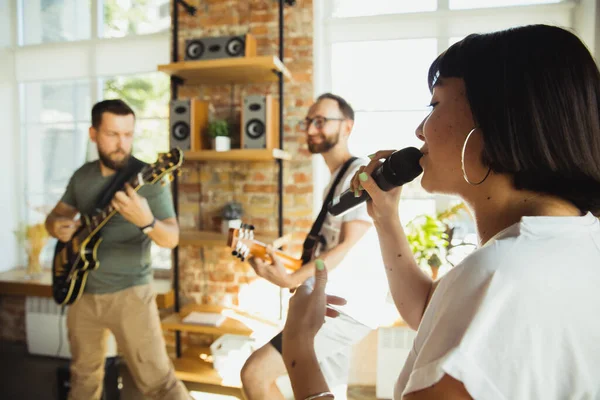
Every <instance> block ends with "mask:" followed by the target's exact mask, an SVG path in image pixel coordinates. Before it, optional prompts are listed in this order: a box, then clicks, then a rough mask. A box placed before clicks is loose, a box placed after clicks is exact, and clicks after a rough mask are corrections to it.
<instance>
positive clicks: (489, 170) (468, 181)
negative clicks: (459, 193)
mask: <svg viewBox="0 0 600 400" xmlns="http://www.w3.org/2000/svg"><path fill="white" fill-rule="evenodd" d="M476 129H477V127H475V128H473V129H471V132H469V134H468V135H467V138H466V139H465V143H464V144H463V148H462V154H461V158H460V166H461V168H462V173H463V178H465V181H467V183H468V184H469V185H473V186H477V185H481V184H482V183H483V182H484V181H485V180H486V179H487V177H488V176H489V175H490V172H491V171H492V167H489V168H488V171H487V173H486V174H485V176H484V177H483V179H482V180H480V181H479V182H471V180H470V179H469V177H468V176H467V171H466V170H465V150H466V149H467V143H468V142H469V139H470V138H471V134H472V133H473V132H475V130H476Z"/></svg>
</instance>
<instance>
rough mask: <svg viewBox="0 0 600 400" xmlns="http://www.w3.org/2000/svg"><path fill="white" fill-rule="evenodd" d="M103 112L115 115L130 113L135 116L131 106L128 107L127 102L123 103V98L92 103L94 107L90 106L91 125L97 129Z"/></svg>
mask: <svg viewBox="0 0 600 400" xmlns="http://www.w3.org/2000/svg"><path fill="white" fill-rule="evenodd" d="M105 112H107V113H111V114H115V115H129V114H131V115H133V117H134V118H135V113H134V112H133V110H132V109H131V107H129V106H128V105H127V103H125V102H124V101H123V100H120V99H112V100H103V101H100V102H98V103H96V104H94V107H92V126H93V127H94V128H95V129H98V128H99V127H100V124H101V123H102V115H103V114H104V113H105Z"/></svg>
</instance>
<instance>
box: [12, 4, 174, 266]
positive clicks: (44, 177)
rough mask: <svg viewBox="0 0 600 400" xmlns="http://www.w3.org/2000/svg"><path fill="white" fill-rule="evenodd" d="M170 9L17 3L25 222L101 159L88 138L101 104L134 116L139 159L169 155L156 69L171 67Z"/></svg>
mask: <svg viewBox="0 0 600 400" xmlns="http://www.w3.org/2000/svg"><path fill="white" fill-rule="evenodd" d="M169 4H170V2H169V1H168V0H81V1H79V0H32V1H29V0H18V2H17V7H16V8H15V9H12V10H10V11H11V12H14V15H15V18H14V20H16V21H17V26H18V29H17V31H18V35H17V36H18V37H17V40H16V43H15V44H16V45H17V46H16V47H14V49H15V51H14V54H15V60H14V64H15V71H16V74H15V75H16V77H15V78H16V80H17V81H18V88H19V90H18V99H19V105H20V106H19V115H20V117H19V118H20V124H19V126H20V139H21V140H20V143H21V145H20V148H21V157H22V164H23V165H26V166H27V167H26V168H25V169H24V170H23V171H21V172H20V174H21V176H22V178H23V179H22V181H23V184H22V190H23V192H22V193H23V194H22V196H23V197H22V201H21V203H22V204H23V205H24V206H23V213H24V215H23V218H24V223H27V224H31V223H39V222H41V221H43V217H44V216H45V213H47V212H48V211H49V210H50V209H51V208H52V207H53V206H54V204H56V202H57V201H58V200H59V199H60V197H61V195H62V194H63V193H64V190H65V188H66V185H67V183H68V180H69V178H70V176H71V175H72V174H73V172H74V171H75V170H76V169H77V168H78V167H79V166H81V165H82V164H83V163H84V162H86V161H89V160H91V159H93V158H95V157H96V156H97V155H96V152H95V151H89V150H90V148H92V149H93V148H94V146H93V145H90V143H89V136H88V128H89V126H90V122H91V121H90V111H91V107H92V105H93V104H94V103H96V102H97V101H100V100H103V99H108V98H121V99H123V100H124V101H126V102H127V103H128V104H129V105H130V106H131V107H132V108H133V109H134V111H135V112H136V116H137V122H136V132H135V141H134V150H133V154H134V155H135V156H136V157H138V158H140V159H142V160H144V161H146V162H153V161H155V160H156V157H157V154H158V153H159V152H164V151H167V150H168V145H169V135H168V127H167V124H168V122H167V119H168V103H169V97H170V93H169V87H170V86H169V79H168V77H167V76H166V75H164V74H160V73H157V72H153V71H156V65H157V64H161V63H166V62H168V59H169V32H168V28H169V26H170V8H169ZM11 20H12V18H11ZM157 32H159V33H157ZM160 32H162V33H160ZM146 34H150V35H146ZM115 37H119V39H118V40H113V39H111V38H115ZM42 65H43V68H42V67H41V66H42ZM90 156H91V158H90ZM53 247H54V241H50V242H49V243H48V245H47V248H46V252H45V253H44V254H43V255H42V259H45V260H46V264H47V262H48V261H49V260H50V259H51V257H52V249H53ZM152 251H153V253H155V254H156V258H155V259H154V261H155V265H156V266H157V267H160V268H170V266H171V261H170V251H169V250H166V251H165V250H160V249H158V248H153V250H152ZM46 266H48V265H46Z"/></svg>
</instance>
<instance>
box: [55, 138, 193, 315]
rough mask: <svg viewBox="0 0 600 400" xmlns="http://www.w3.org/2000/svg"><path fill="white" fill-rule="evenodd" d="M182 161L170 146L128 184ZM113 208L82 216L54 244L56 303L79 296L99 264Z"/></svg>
mask: <svg viewBox="0 0 600 400" xmlns="http://www.w3.org/2000/svg"><path fill="white" fill-rule="evenodd" d="M182 163H183V152H182V151H181V150H180V149H178V148H173V149H171V150H170V151H169V152H168V153H163V154H161V155H159V157H158V160H157V161H156V162H155V163H153V164H150V165H147V166H145V167H144V168H142V170H141V171H140V172H138V173H137V175H135V176H133V177H132V178H131V180H130V181H129V184H130V185H131V187H132V188H133V189H134V190H135V191H137V190H139V188H140V187H141V186H142V185H145V184H155V183H157V182H161V179H162V178H163V177H164V176H167V175H168V174H170V173H171V172H173V171H175V170H176V169H178V168H179V167H180V166H181V164H182ZM116 212H117V211H116V210H115V209H114V208H113V207H112V206H111V205H108V206H106V207H105V208H104V209H103V210H101V211H100V212H99V213H98V214H95V215H94V216H82V217H81V226H80V227H79V229H77V231H75V233H74V234H73V236H72V238H71V240H69V242H67V243H62V242H60V241H59V242H58V243H57V244H56V248H55V249H54V258H53V260H52V297H53V298H54V301H56V303H58V304H59V305H67V304H73V303H74V302H76V301H77V300H78V299H79V297H81V294H82V293H83V289H84V288H85V282H86V280H87V276H88V274H89V273H90V271H93V270H95V269H97V268H98V267H99V266H100V261H99V260H98V247H99V246H100V243H101V242H102V238H101V236H100V230H101V229H102V227H103V226H104V225H105V224H106V223H107V222H108V221H109V220H110V218H111V217H112V216H113V215H115V214H116Z"/></svg>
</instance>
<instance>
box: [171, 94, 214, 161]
mask: <svg viewBox="0 0 600 400" xmlns="http://www.w3.org/2000/svg"><path fill="white" fill-rule="evenodd" d="M208 113H209V103H208V102H207V101H202V100H198V99H183V100H172V101H171V103H170V113H169V132H170V135H169V137H170V140H169V142H170V146H169V147H171V148H172V147H179V148H180V149H181V150H192V151H198V150H206V148H207V146H206V143H205V142H206V139H205V132H206V128H207V126H208Z"/></svg>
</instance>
